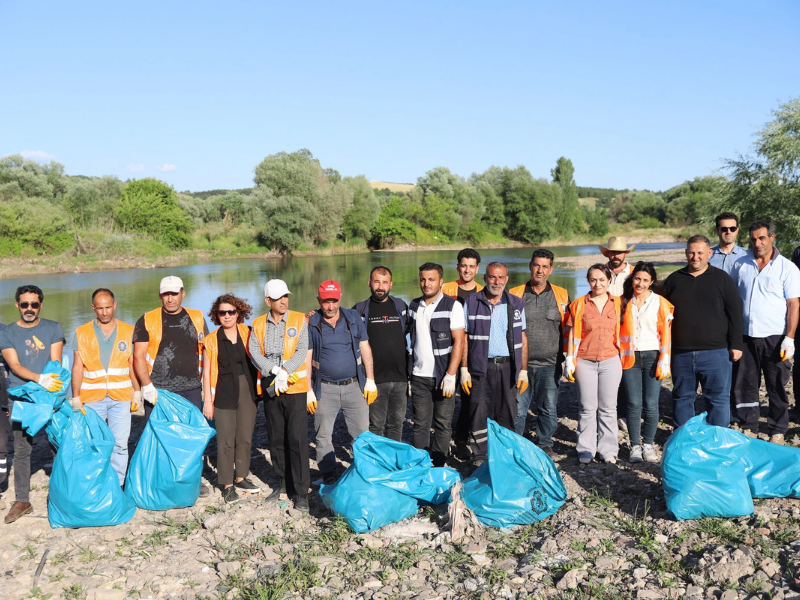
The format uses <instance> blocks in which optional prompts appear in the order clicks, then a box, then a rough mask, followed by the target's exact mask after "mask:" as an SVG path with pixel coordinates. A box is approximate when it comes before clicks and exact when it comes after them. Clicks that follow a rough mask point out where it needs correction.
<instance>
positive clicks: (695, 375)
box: [672, 348, 733, 427]
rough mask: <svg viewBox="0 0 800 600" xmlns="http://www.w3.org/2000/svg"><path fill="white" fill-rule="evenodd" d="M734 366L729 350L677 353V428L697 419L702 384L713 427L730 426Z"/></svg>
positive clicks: (674, 362)
mask: <svg viewBox="0 0 800 600" xmlns="http://www.w3.org/2000/svg"><path fill="white" fill-rule="evenodd" d="M732 365H733V363H732V362H731V359H730V353H729V352H728V349H727V348H717V349H715V350H685V351H680V350H678V351H673V353H672V383H673V384H674V385H673V388H672V414H673V419H674V421H675V427H680V426H681V425H683V424H684V423H686V421H688V420H689V419H691V418H692V417H694V403H695V397H696V395H697V384H698V383H699V384H700V387H701V389H702V391H703V399H704V400H705V406H706V411H707V412H708V422H709V424H711V425H718V426H719V427H728V425H730V422H731V397H730V394H731V370H732V368H733V367H732Z"/></svg>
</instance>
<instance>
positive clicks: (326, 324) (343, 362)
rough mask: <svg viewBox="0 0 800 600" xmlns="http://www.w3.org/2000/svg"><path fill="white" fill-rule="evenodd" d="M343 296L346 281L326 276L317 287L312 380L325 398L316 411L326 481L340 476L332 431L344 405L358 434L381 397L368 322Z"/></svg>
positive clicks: (320, 464)
mask: <svg viewBox="0 0 800 600" xmlns="http://www.w3.org/2000/svg"><path fill="white" fill-rule="evenodd" d="M341 299H342V287H341V286H340V285H339V284H338V283H337V282H336V281H323V282H322V284H321V285H320V286H319V290H318V293H317V300H318V301H319V310H318V311H317V312H315V313H314V314H313V315H312V316H311V317H310V318H309V320H308V329H309V334H310V338H309V339H310V342H311V367H312V371H311V383H312V387H313V390H314V395H315V396H316V397H317V398H318V399H319V405H318V407H317V410H316V413H315V414H314V429H315V430H316V433H317V466H318V467H319V470H320V472H321V473H322V478H323V481H324V482H325V484H326V485H329V484H331V483H333V482H335V481H336V454H335V453H334V450H333V441H332V434H333V425H334V423H335V422H336V417H337V416H338V414H339V411H340V410H341V411H342V412H343V413H344V420H345V423H346V424H347V431H348V432H349V433H350V435H351V436H352V437H353V438H354V439H355V438H356V437H358V436H359V435H360V434H362V433H363V432H365V431H366V430H367V429H368V428H369V408H368V405H370V404H372V403H373V402H375V400H376V399H377V397H378V388H377V386H376V385H375V380H374V376H373V372H372V350H371V349H370V347H369V338H368V336H367V328H366V326H365V325H364V323H363V322H362V320H361V317H360V316H359V314H358V313H357V312H356V311H354V310H352V309H349V308H341V307H340V306H339V302H340V300H341ZM365 400H366V402H365Z"/></svg>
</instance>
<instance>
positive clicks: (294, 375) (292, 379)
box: [287, 373, 300, 385]
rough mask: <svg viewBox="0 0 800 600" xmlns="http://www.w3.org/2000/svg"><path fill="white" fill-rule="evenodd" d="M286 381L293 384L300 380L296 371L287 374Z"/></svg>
mask: <svg viewBox="0 0 800 600" xmlns="http://www.w3.org/2000/svg"><path fill="white" fill-rule="evenodd" d="M287 381H288V383H289V385H294V384H295V383H297V382H298V381H300V378H299V377H298V376H297V373H292V374H291V375H289V379H288V380H287Z"/></svg>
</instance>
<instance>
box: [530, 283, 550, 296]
mask: <svg viewBox="0 0 800 600" xmlns="http://www.w3.org/2000/svg"><path fill="white" fill-rule="evenodd" d="M552 289H553V286H551V285H550V282H549V281H547V282H545V284H544V289H543V290H542V291H541V292H540V293H538V294H537V293H536V291H535V290H534V289H533V286H532V285H531V282H530V281H529V282H528V283H526V284H525V291H526V292H528V293H529V294H533V295H534V296H541V295H542V294H546V293H547V292H549V291H550V290H552Z"/></svg>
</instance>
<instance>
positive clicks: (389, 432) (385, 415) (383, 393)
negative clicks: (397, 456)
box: [369, 381, 408, 442]
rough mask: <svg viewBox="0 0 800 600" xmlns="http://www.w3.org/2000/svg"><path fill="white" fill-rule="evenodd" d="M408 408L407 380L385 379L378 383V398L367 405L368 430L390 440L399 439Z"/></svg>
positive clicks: (401, 435)
mask: <svg viewBox="0 0 800 600" xmlns="http://www.w3.org/2000/svg"><path fill="white" fill-rule="evenodd" d="M407 408H408V381H387V382H385V383H379V384H378V399H377V400H375V402H373V403H372V404H370V405H369V430H370V431H371V432H372V433H374V434H375V435H383V430H384V428H385V429H386V437H387V438H389V439H390V440H396V441H398V442H399V441H401V438H402V437H403V421H404V420H405V418H406V409H407Z"/></svg>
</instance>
